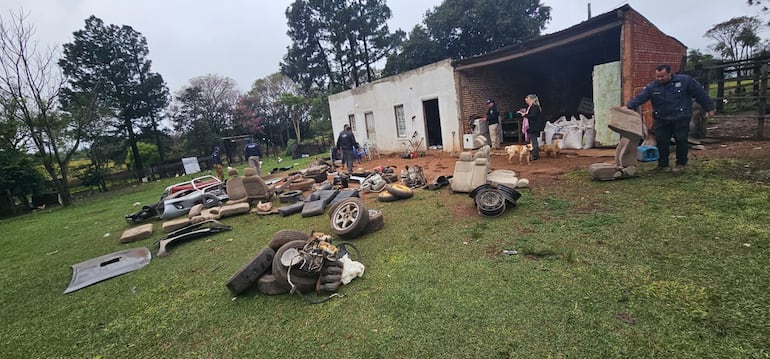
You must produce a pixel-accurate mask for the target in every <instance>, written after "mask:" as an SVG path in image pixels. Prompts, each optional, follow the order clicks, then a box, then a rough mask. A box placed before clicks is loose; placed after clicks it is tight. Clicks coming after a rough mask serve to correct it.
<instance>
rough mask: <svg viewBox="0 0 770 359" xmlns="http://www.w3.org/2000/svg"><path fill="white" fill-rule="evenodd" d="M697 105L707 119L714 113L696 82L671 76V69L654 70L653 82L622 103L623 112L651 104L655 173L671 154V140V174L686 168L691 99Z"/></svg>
mask: <svg viewBox="0 0 770 359" xmlns="http://www.w3.org/2000/svg"><path fill="white" fill-rule="evenodd" d="M693 98H695V101H696V102H698V103H699V104H700V105H701V106H702V107H703V110H704V111H705V112H706V113H707V115H708V116H713V115H714V113H715V112H716V110H715V109H716V107H715V106H714V102H713V101H711V99H710V98H709V96H708V93H706V90H704V89H703V86H701V85H700V84H699V83H698V81H695V79H693V78H692V77H690V76H687V75H682V74H672V73H671V66H669V65H660V66H658V67H657V68H656V69H655V81H653V82H650V83H649V84H647V86H645V87H644V89H642V92H640V93H639V94H638V95H636V97H634V98H632V99H631V100H629V101H628V103H626V106H625V107H627V108H630V109H632V110H636V109H637V108H638V107H639V106H641V105H642V104H643V103H645V102H647V101H650V102H652V111H653V118H654V119H655V122H654V124H653V130H654V131H655V141H656V142H657V144H658V151H659V155H660V157H659V158H658V168H657V170H667V169H668V166H669V156H670V154H671V150H670V148H669V141H671V137H672V136H673V137H674V140H676V166H675V167H674V172H681V171H683V170H684V168H685V166H686V165H687V151H688V146H687V136H688V135H689V132H690V118H691V117H692V99H693Z"/></svg>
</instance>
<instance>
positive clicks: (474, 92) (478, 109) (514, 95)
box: [455, 67, 531, 133]
mask: <svg viewBox="0 0 770 359" xmlns="http://www.w3.org/2000/svg"><path fill="white" fill-rule="evenodd" d="M455 76H457V78H456V83H457V87H458V88H457V93H458V94H459V101H460V104H459V105H460V116H461V118H462V120H463V130H464V131H465V133H471V129H470V118H471V117H472V116H473V117H476V116H480V115H484V114H485V113H486V112H487V107H486V101H487V99H488V98H493V99H495V103H496V104H497V109H498V110H499V111H500V119H503V118H505V114H506V112H510V111H516V110H518V109H520V108H522V107H524V106H525V105H526V104H525V103H524V96H526V95H527V94H528V93H529V92H522V91H519V92H520V93H519V92H516V89H524V90H526V89H529V88H531V86H530V84H528V83H525V82H526V81H523V80H522V79H521V76H518V75H516V74H515V73H513V72H511V71H510V70H508V71H506V70H502V69H500V68H497V67H482V68H477V69H472V70H469V71H457V72H455Z"/></svg>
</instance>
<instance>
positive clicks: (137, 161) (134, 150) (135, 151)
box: [123, 119, 144, 181]
mask: <svg viewBox="0 0 770 359" xmlns="http://www.w3.org/2000/svg"><path fill="white" fill-rule="evenodd" d="M123 124H124V125H125V126H126V131H128V142H129V144H130V145H131V155H132V156H133V157H134V171H135V172H136V176H137V179H138V180H140V181H141V179H142V177H144V166H142V159H141V157H139V147H138V146H137V145H136V135H135V134H134V128H133V126H132V125H133V124H132V123H131V120H130V119H124V120H123Z"/></svg>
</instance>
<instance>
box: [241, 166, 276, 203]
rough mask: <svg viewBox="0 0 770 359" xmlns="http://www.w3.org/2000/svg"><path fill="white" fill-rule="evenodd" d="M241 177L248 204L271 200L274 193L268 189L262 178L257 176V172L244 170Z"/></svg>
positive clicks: (251, 169) (248, 169) (250, 169)
mask: <svg viewBox="0 0 770 359" xmlns="http://www.w3.org/2000/svg"><path fill="white" fill-rule="evenodd" d="M243 175H244V177H243V180H242V183H243V187H244V190H245V191H246V197H247V198H248V200H249V202H250V203H254V202H258V201H272V200H273V196H274V195H275V191H273V190H272V189H271V188H270V187H268V185H267V184H266V183H265V180H263V179H262V177H259V176H257V170H255V169H253V168H251V167H249V168H246V169H245V170H244V172H243Z"/></svg>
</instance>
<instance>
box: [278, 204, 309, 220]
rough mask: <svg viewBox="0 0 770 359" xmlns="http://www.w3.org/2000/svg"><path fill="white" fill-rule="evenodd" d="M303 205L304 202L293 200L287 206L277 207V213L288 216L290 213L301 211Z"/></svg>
mask: <svg viewBox="0 0 770 359" xmlns="http://www.w3.org/2000/svg"><path fill="white" fill-rule="evenodd" d="M304 206H305V202H295V203H292V204H290V205H288V206H283V207H280V208H278V213H280V214H281V216H284V217H286V216H290V215H292V214H296V213H299V212H302V207H304Z"/></svg>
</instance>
